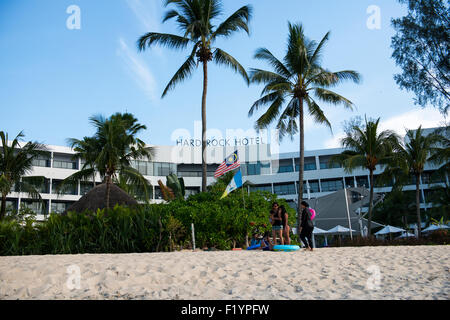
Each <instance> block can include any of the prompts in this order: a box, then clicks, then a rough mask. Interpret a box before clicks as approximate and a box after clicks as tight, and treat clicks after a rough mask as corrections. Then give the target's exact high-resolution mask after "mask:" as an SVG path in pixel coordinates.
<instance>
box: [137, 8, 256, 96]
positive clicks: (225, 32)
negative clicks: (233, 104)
mask: <svg viewBox="0 0 450 320" xmlns="http://www.w3.org/2000/svg"><path fill="white" fill-rule="evenodd" d="M168 5H172V7H173V8H174V9H171V10H169V11H167V12H166V13H165V16H164V19H163V22H166V21H167V20H171V19H174V20H175V21H176V24H177V25H178V27H179V30H180V35H175V34H166V33H158V32H148V33H146V34H144V35H143V36H141V37H140V38H139V40H138V41H137V45H138V48H139V50H141V51H143V50H145V49H147V48H151V47H152V46H155V45H160V46H163V47H168V48H170V49H175V50H182V49H186V48H187V47H192V50H191V51H190V54H189V56H188V58H187V60H186V61H185V62H184V63H183V64H182V65H181V67H180V69H179V70H178V71H177V72H176V73H175V75H174V76H173V77H172V79H171V80H170V81H169V83H168V84H167V86H166V88H165V89H164V92H163V94H162V96H163V97H164V96H165V95H166V94H167V93H168V92H169V91H170V90H172V89H174V88H175V87H176V85H177V84H179V83H181V82H183V81H184V80H186V79H188V78H189V77H191V76H192V74H193V72H194V70H195V69H196V68H197V67H198V65H199V64H198V62H202V64H207V63H208V62H209V61H212V62H214V63H215V64H217V65H222V66H225V67H228V68H230V69H231V70H233V71H234V72H236V73H238V74H240V75H241V76H242V77H243V78H244V79H245V81H246V82H247V83H248V82H249V79H248V75H247V72H246V71H245V68H244V67H242V66H241V65H240V63H239V62H238V61H237V60H236V59H235V58H234V57H232V56H231V55H230V54H228V53H227V52H225V51H224V50H222V49H220V48H216V47H213V45H214V44H215V43H216V41H217V40H221V38H229V37H230V36H231V35H233V34H234V33H237V32H238V31H245V32H246V33H249V27H248V24H249V21H250V19H251V15H252V8H251V6H243V7H241V8H239V9H238V10H237V11H235V12H234V13H233V14H231V15H230V16H229V17H228V18H227V19H226V20H224V21H223V22H222V23H220V24H218V22H217V19H218V17H219V16H220V15H222V14H223V13H224V10H223V7H222V1H219V0H197V1H167V2H166V6H168Z"/></svg>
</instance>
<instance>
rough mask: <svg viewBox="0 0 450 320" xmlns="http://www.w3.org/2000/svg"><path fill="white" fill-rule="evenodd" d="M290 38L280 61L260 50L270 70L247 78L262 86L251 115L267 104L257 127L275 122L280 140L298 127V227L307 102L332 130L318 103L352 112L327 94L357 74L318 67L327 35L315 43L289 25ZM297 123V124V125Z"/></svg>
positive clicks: (314, 115)
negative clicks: (336, 106) (339, 106)
mask: <svg viewBox="0 0 450 320" xmlns="http://www.w3.org/2000/svg"><path fill="white" fill-rule="evenodd" d="M288 26H289V36H288V43H287V50H286V55H285V56H284V59H283V61H280V60H278V59H277V58H276V57H275V56H274V55H273V54H272V53H271V52H270V51H269V50H268V49H266V48H260V49H258V50H257V51H256V54H255V58H256V59H260V60H264V61H266V62H268V63H269V64H270V65H271V67H272V69H273V71H265V70H261V69H251V73H250V78H251V82H253V83H257V84H260V83H263V84H265V87H264V89H263V90H262V94H261V95H262V97H261V98H260V99H259V100H257V101H256V102H255V103H254V104H253V106H252V107H251V109H250V111H249V116H252V115H253V113H254V112H255V111H257V110H258V109H260V108H261V107H263V106H266V105H268V108H267V110H266V112H265V113H264V114H263V115H262V116H261V117H260V118H259V119H258V120H257V121H256V128H257V129H263V128H267V127H268V126H269V125H270V124H271V123H272V122H274V121H277V125H276V127H277V129H278V130H279V134H280V138H283V137H284V136H285V135H286V134H288V135H290V136H291V138H292V137H293V136H294V135H295V134H296V133H297V132H298V128H300V170H299V190H298V213H299V214H298V217H297V218H298V224H299V225H300V212H301V207H300V204H301V202H302V196H303V183H302V181H303V173H304V153H305V152H304V151H305V150H304V117H305V109H304V104H305V103H306V105H307V107H308V109H307V111H308V112H309V114H310V116H312V118H313V119H314V121H315V122H317V123H320V124H325V125H327V126H328V127H330V129H331V124H330V122H329V121H328V119H327V118H326V116H325V114H324V112H323V110H322V109H321V107H320V106H319V104H318V101H322V102H326V103H331V104H334V105H338V104H342V105H343V106H344V107H345V108H349V109H351V108H352V106H353V104H352V102H351V101H350V100H348V99H346V98H344V97H343V96H341V95H339V94H337V93H335V92H333V91H330V90H329V88H331V87H334V86H337V85H338V84H340V83H342V82H343V81H346V80H351V81H353V82H356V83H358V82H359V80H360V75H359V74H358V73H357V72H356V71H351V70H345V71H339V72H331V71H328V70H326V69H324V68H323V67H322V66H321V65H320V60H321V56H322V50H323V47H324V45H325V43H326V42H327V41H328V39H329V35H330V33H329V32H328V33H327V34H326V35H325V36H324V37H323V39H322V40H321V41H320V42H319V43H317V42H315V41H311V40H309V39H308V38H306V36H305V35H304V32H303V27H302V25H301V24H291V23H289V24H288ZM297 121H298V122H297Z"/></svg>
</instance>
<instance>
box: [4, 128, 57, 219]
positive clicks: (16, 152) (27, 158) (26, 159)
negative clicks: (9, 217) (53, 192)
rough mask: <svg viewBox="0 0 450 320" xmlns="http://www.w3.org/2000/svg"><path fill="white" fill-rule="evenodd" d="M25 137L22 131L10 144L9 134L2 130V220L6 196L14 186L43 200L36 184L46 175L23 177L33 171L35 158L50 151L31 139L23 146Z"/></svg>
mask: <svg viewBox="0 0 450 320" xmlns="http://www.w3.org/2000/svg"><path fill="white" fill-rule="evenodd" d="M23 137H24V134H23V132H20V133H19V134H18V135H17V136H16V137H15V138H14V140H13V141H12V142H11V144H10V145H8V134H7V133H5V132H3V131H0V138H1V147H0V193H1V208H0V220H1V219H2V218H4V216H5V214H6V196H7V195H8V194H9V193H10V192H11V191H12V190H13V188H14V187H16V188H17V189H18V190H20V191H21V192H25V193H26V194H28V195H29V196H30V197H31V198H33V199H40V200H42V198H41V195H40V194H39V191H38V190H37V189H36V185H39V184H42V183H43V181H44V177H27V178H26V179H25V178H23V177H24V176H25V175H26V174H28V173H30V172H31V171H32V167H33V160H34V159H36V158H37V157H39V156H45V155H48V152H46V149H45V147H44V146H43V145H42V144H40V143H37V142H31V141H30V142H28V143H26V144H25V145H24V146H21V145H20V139H21V138H23Z"/></svg>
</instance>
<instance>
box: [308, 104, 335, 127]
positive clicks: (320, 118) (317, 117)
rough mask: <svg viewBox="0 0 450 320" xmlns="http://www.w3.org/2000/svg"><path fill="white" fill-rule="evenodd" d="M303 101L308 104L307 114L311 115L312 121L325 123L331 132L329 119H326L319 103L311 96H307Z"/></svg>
mask: <svg viewBox="0 0 450 320" xmlns="http://www.w3.org/2000/svg"><path fill="white" fill-rule="evenodd" d="M305 101H306V104H307V105H308V111H309V114H310V115H311V116H312V117H313V119H314V121H315V122H317V123H320V124H325V125H326V126H327V127H328V128H330V130H331V132H333V130H332V128H331V123H330V121H329V120H328V119H327V117H326V116H325V113H324V112H323V110H322V109H321V108H320V107H319V105H318V104H317V103H316V102H315V101H314V100H313V99H312V98H311V97H308V98H307V99H305Z"/></svg>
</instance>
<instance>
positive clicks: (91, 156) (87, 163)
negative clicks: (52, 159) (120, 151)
mask: <svg viewBox="0 0 450 320" xmlns="http://www.w3.org/2000/svg"><path fill="white" fill-rule="evenodd" d="M67 142H68V144H69V146H70V147H71V148H72V149H73V150H74V151H75V155H74V156H73V159H82V160H83V161H84V163H83V166H82V167H81V170H82V171H83V170H89V171H90V172H92V183H93V186H94V187H95V174H96V171H95V159H96V154H97V151H98V150H100V149H101V145H100V141H99V140H97V139H95V138H94V137H84V138H83V139H82V140H79V139H75V138H69V139H67ZM100 175H101V176H102V177H103V176H104V175H105V174H104V172H101V173H100ZM74 178H75V179H74V181H75V183H77V182H78V179H77V178H76V176H74Z"/></svg>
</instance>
